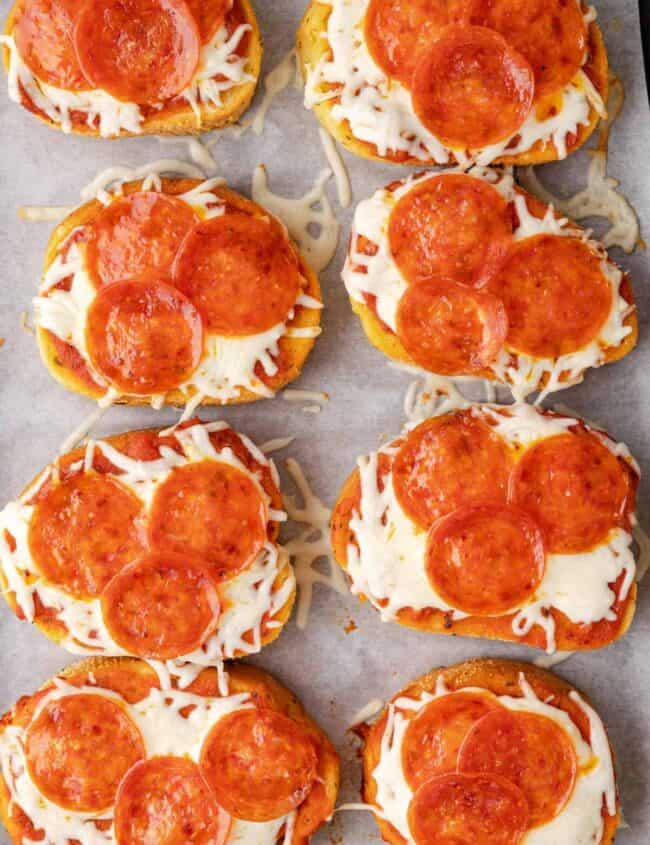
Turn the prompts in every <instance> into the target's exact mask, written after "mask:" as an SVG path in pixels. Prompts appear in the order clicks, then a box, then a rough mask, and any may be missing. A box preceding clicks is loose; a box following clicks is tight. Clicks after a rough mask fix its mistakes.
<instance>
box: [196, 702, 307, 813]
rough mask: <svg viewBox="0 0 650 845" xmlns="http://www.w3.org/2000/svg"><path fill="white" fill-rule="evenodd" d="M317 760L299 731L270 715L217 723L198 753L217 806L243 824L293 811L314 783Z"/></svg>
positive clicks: (244, 713)
mask: <svg viewBox="0 0 650 845" xmlns="http://www.w3.org/2000/svg"><path fill="white" fill-rule="evenodd" d="M317 764H318V758H317V755H316V749H315V746H314V742H313V740H312V739H311V737H310V736H309V734H308V733H307V732H306V731H305V730H304V728H303V727H302V726H301V725H299V724H298V723H297V722H295V721H294V720H293V719H290V718H289V717H288V716H284V715H283V714H282V713H278V712H276V711H275V710H269V709H254V710H237V711H235V712H234V713H230V714H228V715H227V716H224V717H223V718H222V719H220V720H219V721H218V722H217V724H216V725H215V726H214V728H213V729H212V731H211V733H210V735H209V736H208V738H207V740H206V742H205V745H204V747H203V751H202V753H201V769H202V771H203V775H204V776H205V778H206V780H207V781H208V783H209V784H210V786H211V787H212V789H213V790H214V793H215V795H216V796H217V801H218V802H219V804H220V805H221V806H222V807H223V808H224V809H225V810H226V811H227V812H229V813H230V814H231V815H233V816H235V817H236V818H238V819H245V820H246V821H254V822H263V821H270V820H271V819H277V818H279V817H280V816H283V815H286V814H287V813H290V812H291V811H292V810H294V809H295V808H296V807H298V806H299V805H300V804H301V803H302V802H303V801H304V800H305V798H306V797H307V795H308V794H309V791H310V790H311V787H312V784H313V783H314V780H315V778H316V770H317Z"/></svg>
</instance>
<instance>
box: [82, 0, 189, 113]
mask: <svg viewBox="0 0 650 845" xmlns="http://www.w3.org/2000/svg"><path fill="white" fill-rule="evenodd" d="M74 44H75V49H76V51H77V58H78V59H79V64H80V65H81V69H82V70H83V72H84V74H85V76H86V77H87V78H88V79H89V80H90V82H92V84H93V85H94V86H96V87H97V88H102V89H103V90H104V91H108V93H109V94H112V95H113V97H116V98H117V99H118V100H124V101H125V102H131V103H138V104H140V105H146V104H156V103H161V102H164V101H165V100H169V99H171V98H173V97H175V96H177V95H178V94H180V93H181V92H182V91H183V90H184V89H185V88H187V86H188V85H189V84H190V81H191V79H192V77H193V76H194V72H195V70H196V68H197V66H198V63H199V54H200V51H201V36H200V34H199V28H198V25H197V23H196V21H195V20H194V17H193V15H192V12H191V11H190V9H189V8H188V6H187V4H186V3H185V2H184V0H93V2H92V3H84V4H82V5H81V8H80V9H79V11H78V12H77V24H76V26H75V30H74Z"/></svg>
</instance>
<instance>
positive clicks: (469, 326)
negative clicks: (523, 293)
mask: <svg viewBox="0 0 650 845" xmlns="http://www.w3.org/2000/svg"><path fill="white" fill-rule="evenodd" d="M507 334H508V318H507V317H506V312H505V308H504V307H503V303H502V302H501V301H500V300H499V299H497V297H496V296H493V295H492V294H490V293H488V292H486V291H482V290H474V289H472V288H469V287H466V286H465V285H456V284H453V283H452V284H449V283H447V282H439V281H431V282H420V283H419V284H417V285H410V286H409V287H408V288H407V290H406V292H405V293H404V295H403V296H402V298H401V300H400V303H399V306H398V309H397V336H398V337H399V339H400V340H401V342H402V345H403V347H404V349H406V351H407V352H408V354H409V355H410V356H411V358H412V359H413V360H414V361H415V363H416V364H419V365H420V366H421V367H424V368H425V369H426V370H430V371H431V372H434V373H441V374H443V375H450V376H451V375H461V374H463V373H475V372H480V371H481V370H483V369H485V367H487V366H488V365H489V364H490V363H491V362H492V361H494V360H495V358H496V357H497V355H498V354H499V350H500V349H501V347H502V346H503V342H504V341H505V339H506V335H507Z"/></svg>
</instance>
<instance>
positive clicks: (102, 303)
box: [86, 280, 203, 395]
mask: <svg viewBox="0 0 650 845" xmlns="http://www.w3.org/2000/svg"><path fill="white" fill-rule="evenodd" d="M86 344H87V346H88V353H89V356H90V360H91V362H92V364H93V366H94V367H95V369H97V370H98V371H99V372H100V373H101V374H102V375H103V376H104V377H105V378H106V379H107V380H108V381H109V382H110V383H111V384H112V385H113V386H114V387H116V388H117V389H118V390H120V391H122V392H123V393H133V394H137V395H147V394H151V393H165V392H167V391H168V390H173V389H174V388H176V387H178V386H179V385H180V384H181V383H182V382H183V381H185V379H187V378H189V376H191V374H192V373H193V372H194V370H195V369H196V367H197V366H198V363H199V361H200V359H201V354H202V351H203V325H202V323H201V317H200V315H199V313H198V312H197V310H196V309H195V308H194V306H193V305H192V303H191V302H190V301H189V300H188V299H187V298H186V297H185V296H183V294H182V293H181V292H180V291H178V290H175V289H174V288H173V287H171V286H170V285H168V284H165V283H164V282H159V281H156V280H150V281H140V282H116V283H115V284H112V285H107V286H106V287H103V288H102V289H101V290H100V291H99V293H98V294H97V296H96V297H95V299H94V300H93V301H92V303H91V306H90V308H89V309H88V316H87V320H86Z"/></svg>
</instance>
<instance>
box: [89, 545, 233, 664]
mask: <svg viewBox="0 0 650 845" xmlns="http://www.w3.org/2000/svg"><path fill="white" fill-rule="evenodd" d="M101 602H102V615H103V617H104V622H105V623H106V627H107V628H108V630H109V632H110V634H111V636H112V637H113V639H114V640H115V642H116V643H117V644H118V645H119V646H121V647H122V648H123V649H125V650H126V651H128V652H130V653H131V654H136V655H138V657H149V658H157V659H159V660H171V659H173V658H175V657H181V656H183V655H186V654H190V653H191V652H193V651H196V649H197V648H200V646H201V645H203V643H204V642H205V641H206V639H207V638H208V637H209V636H210V635H211V634H212V633H214V631H215V629H216V627H217V623H218V621H219V595H218V592H217V587H216V585H215V583H214V581H213V580H212V578H210V576H209V574H208V572H207V570H206V568H205V567H204V566H202V565H201V564H200V562H198V561H193V560H191V559H188V558H187V557H184V556H180V555H170V554H150V555H148V556H147V557H143V558H141V559H140V560H139V561H136V562H135V563H132V564H131V565H130V566H127V567H125V568H124V569H123V570H122V571H121V572H120V573H118V574H117V575H116V576H115V577H114V578H113V580H112V581H111V582H110V583H109V584H108V586H107V587H106V589H105V590H104V592H103V593H102V597H101Z"/></svg>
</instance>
